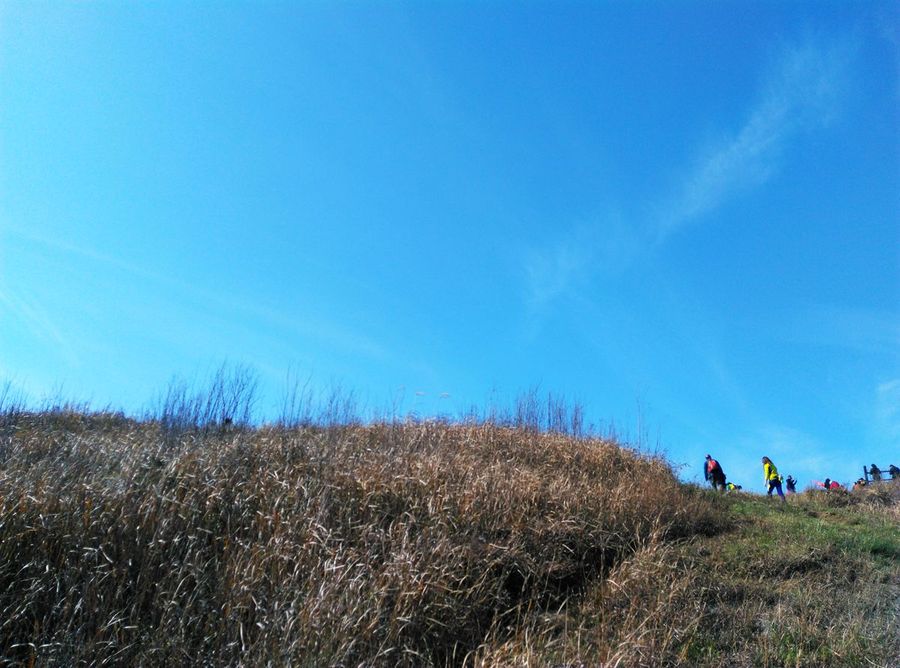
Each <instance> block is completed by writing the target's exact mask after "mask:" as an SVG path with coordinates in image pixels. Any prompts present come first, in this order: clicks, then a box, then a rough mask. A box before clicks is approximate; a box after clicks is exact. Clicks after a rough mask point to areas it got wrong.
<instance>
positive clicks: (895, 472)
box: [888, 464, 900, 480]
mask: <svg viewBox="0 0 900 668" xmlns="http://www.w3.org/2000/svg"><path fill="white" fill-rule="evenodd" d="M888 473H890V474H891V480H897V479H898V478H900V469H898V468H897V467H896V466H894V465H893V464H891V466H890V468H888Z"/></svg>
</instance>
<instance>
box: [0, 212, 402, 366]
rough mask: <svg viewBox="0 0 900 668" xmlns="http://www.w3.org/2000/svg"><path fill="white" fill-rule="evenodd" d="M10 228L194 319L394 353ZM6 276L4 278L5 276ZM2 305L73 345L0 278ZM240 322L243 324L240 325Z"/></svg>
mask: <svg viewBox="0 0 900 668" xmlns="http://www.w3.org/2000/svg"><path fill="white" fill-rule="evenodd" d="M5 232H6V233H8V234H11V235H14V236H16V237H19V238H20V239H22V240H25V241H27V242H30V243H31V244H34V245H37V246H39V247H43V249H45V250H54V251H57V252H60V253H63V254H66V255H70V256H76V257H79V258H82V259H83V260H87V261H88V262H90V263H91V264H92V265H94V266H97V265H104V266H106V267H109V268H112V269H115V270H117V271H119V272H122V274H124V275H128V276H130V277H132V278H137V279H140V281H141V282H142V284H143V285H147V284H152V285H155V286H158V288H159V290H158V291H157V293H156V294H155V295H154V297H155V298H158V299H160V300H162V301H164V302H167V303H168V306H167V308H171V309H176V308H177V309H178V312H182V311H184V312H189V313H190V316H191V318H192V319H198V318H201V317H204V316H205V317H206V318H213V319H216V321H217V327H219V326H221V325H222V323H228V322H232V323H246V322H248V321H251V322H257V323H261V324H263V325H265V328H264V330H263V331H266V332H268V331H270V330H273V329H274V330H280V331H281V332H282V333H285V332H286V333H289V334H293V335H299V336H303V337H305V338H307V339H313V340H316V341H319V342H323V343H326V344H327V345H329V346H332V347H335V348H337V349H339V350H341V351H343V352H349V353H351V354H356V355H360V356H363V357H368V358H372V359H376V360H384V359H387V358H389V357H390V353H389V352H388V351H387V350H386V349H385V348H384V346H382V345H381V344H380V343H379V342H377V341H375V340H373V339H372V338H371V337H369V336H367V335H365V334H364V333H360V332H358V331H355V330H353V329H352V328H348V327H346V326H344V325H342V324H339V323H337V322H334V321H332V320H330V319H328V318H324V317H321V316H315V315H313V314H310V313H305V314H303V315H302V316H298V315H297V314H296V313H291V312H286V311H281V310H278V309H275V308H272V307H271V306H267V305H265V304H264V303H263V302H262V301H253V302H251V301H248V300H242V299H239V298H236V297H235V296H234V295H224V294H221V293H218V292H216V291H213V290H209V289H206V288H204V287H202V286H199V285H196V284H194V283H189V282H187V281H184V280H182V279H179V278H178V277H176V276H173V275H170V274H161V273H159V272H155V271H151V270H148V269H146V268H144V267H141V266H139V265H137V264H134V263H131V262H127V261H124V260H121V259H119V258H117V257H114V256H112V255H109V254H107V253H103V252H101V251H98V250H96V249H94V248H90V247H87V246H84V245H76V244H72V243H69V242H67V241H64V240H60V239H51V238H47V237H43V236H40V235H36V234H33V233H30V232H25V231H22V230H17V229H13V228H10V227H8V228H7V230H5ZM0 279H2V277H0ZM0 305H5V306H6V308H7V309H9V310H10V312H13V313H15V314H16V315H17V316H18V317H19V318H20V319H21V320H22V321H23V322H24V323H25V324H26V325H27V326H28V327H29V328H30V329H31V331H32V333H33V334H38V333H40V334H41V335H42V336H43V337H44V338H46V337H51V339H52V340H53V341H54V342H55V343H57V344H58V345H60V346H63V347H64V348H65V350H71V346H70V345H69V344H68V342H67V341H66V339H65V338H64V337H63V335H62V333H61V332H60V330H59V328H57V327H55V326H54V325H53V322H52V321H51V320H50V318H49V317H47V316H46V314H44V313H43V312H42V311H41V310H40V309H39V307H38V306H37V305H36V304H35V303H34V302H29V301H28V300H22V299H19V298H16V296H15V294H14V293H13V292H12V291H11V290H10V289H9V288H8V287H7V288H4V286H3V284H2V283H0ZM238 326H241V325H238Z"/></svg>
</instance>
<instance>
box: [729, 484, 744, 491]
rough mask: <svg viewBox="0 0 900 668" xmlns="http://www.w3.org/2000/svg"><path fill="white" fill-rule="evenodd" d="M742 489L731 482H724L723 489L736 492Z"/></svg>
mask: <svg viewBox="0 0 900 668" xmlns="http://www.w3.org/2000/svg"><path fill="white" fill-rule="evenodd" d="M741 489H744V488H743V487H741V486H740V485H735V484H734V483H733V482H729V483H726V485H725V490H726V491H729V492H737V491H738V490H741Z"/></svg>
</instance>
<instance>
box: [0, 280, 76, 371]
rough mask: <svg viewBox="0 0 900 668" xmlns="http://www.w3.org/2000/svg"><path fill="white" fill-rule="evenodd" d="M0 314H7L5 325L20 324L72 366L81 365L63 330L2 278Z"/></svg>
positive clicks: (32, 300)
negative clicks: (51, 347) (50, 346)
mask: <svg viewBox="0 0 900 668" xmlns="http://www.w3.org/2000/svg"><path fill="white" fill-rule="evenodd" d="M0 312H5V314H6V318H4V321H5V325H6V326H7V327H9V326H11V325H12V323H18V324H19V325H21V326H22V327H24V328H25V330H26V331H27V332H28V333H29V335H30V336H31V337H33V338H34V339H35V340H39V341H44V342H46V343H49V344H50V345H52V346H53V347H54V348H55V350H57V351H58V352H59V353H61V354H62V355H63V358H64V359H65V360H66V362H67V363H68V364H70V365H77V364H78V363H79V358H78V355H77V354H76V352H75V348H74V347H73V346H72V344H71V342H70V341H69V339H68V337H66V336H65V335H64V334H63V330H62V329H61V328H60V327H58V326H57V324H56V323H55V322H54V321H53V319H52V318H51V317H50V316H49V315H48V314H47V313H46V312H45V311H44V310H43V309H42V308H41V307H40V304H39V303H38V301H37V300H36V299H35V298H34V297H33V296H30V295H28V294H19V293H17V292H15V291H13V290H12V289H11V288H10V287H9V286H8V285H6V284H5V283H4V280H3V277H2V276H0Z"/></svg>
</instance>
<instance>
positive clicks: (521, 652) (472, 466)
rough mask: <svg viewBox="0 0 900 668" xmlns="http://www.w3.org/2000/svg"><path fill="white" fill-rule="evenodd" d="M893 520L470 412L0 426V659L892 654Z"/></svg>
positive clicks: (876, 659) (899, 563) (20, 417)
mask: <svg viewBox="0 0 900 668" xmlns="http://www.w3.org/2000/svg"><path fill="white" fill-rule="evenodd" d="M898 508H900V505H898V493H897V489H896V488H893V487H891V486H890V484H886V485H883V486H882V487H881V488H879V489H878V490H874V491H870V492H869V493H867V494H865V495H855V496H852V495H849V494H830V495H826V494H824V493H821V494H820V493H812V492H811V493H806V494H803V495H800V496H799V497H794V498H792V499H791V500H790V503H788V504H786V505H784V506H782V505H780V504H779V503H778V502H777V501H773V500H770V499H766V498H760V497H756V496H752V495H744V494H736V495H731V496H723V495H717V494H715V493H713V492H710V491H707V490H700V489H697V488H695V487H692V486H686V485H683V484H681V483H680V482H679V481H678V480H677V478H676V477H675V475H674V474H673V472H672V470H671V467H670V466H669V465H668V464H667V463H666V462H665V461H663V460H661V459H659V458H656V457H651V456H646V455H642V454H640V453H637V452H634V451H632V450H630V449H628V448H624V447H621V446H620V445H619V444H617V443H615V442H613V441H609V440H602V439H594V438H576V437H574V436H571V435H565V434H560V433H540V432H538V431H536V430H533V429H523V428H518V429H517V428H511V427H505V426H499V425H495V424H491V423H484V422H478V423H476V422H473V423H471V424H464V425H452V424H446V423H424V424H418V423H391V424H374V425H354V424H345V425H332V426H328V427H325V426H306V427H293V428H275V427H270V428H269V427H267V428H260V429H238V428H231V427H223V428H214V427H210V428H206V429H182V430H178V431H173V430H172V429H171V428H167V427H166V425H163V424H160V423H159V422H154V421H144V422H139V421H134V420H129V419H125V418H123V417H121V416H116V415H102V414H84V413H76V412H66V411H57V412H51V413H42V414H28V413H22V414H15V415H12V414H10V415H7V416H6V417H5V418H3V421H2V422H0V663H3V664H33V665H75V664H79V663H91V664H96V665H113V664H114V665H123V664H124V665H138V664H140V665H171V664H186V663H188V662H190V663H193V664H196V663H209V664H216V665H237V664H243V665H266V664H271V665H307V666H313V665H343V666H357V665H376V666H380V665H384V666H395V665H409V666H422V665H436V666H444V665H452V666H457V665H468V666H489V665H568V666H579V665H600V664H603V665H621V666H641V665H648V666H655V665H691V666H721V665H736V666H745V665H746V666H754V665H758V666H828V665H833V666H854V665H860V666H864V665H865V666H869V665H876V666H878V665H881V666H887V665H897V664H896V661H895V657H897V656H900V634H898V630H897V629H898V628H900V624H898V621H900V620H898V613H900V607H898V601H900V559H898V557H900V511H898Z"/></svg>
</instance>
